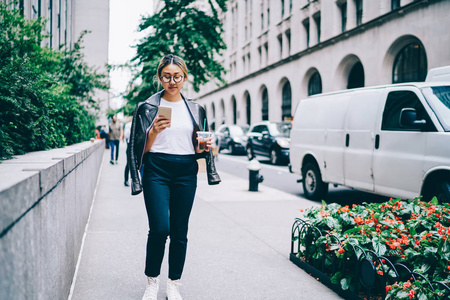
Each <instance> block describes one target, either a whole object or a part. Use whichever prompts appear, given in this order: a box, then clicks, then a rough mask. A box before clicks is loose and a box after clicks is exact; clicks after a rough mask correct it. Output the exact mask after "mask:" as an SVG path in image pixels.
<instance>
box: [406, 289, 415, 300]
mask: <svg viewBox="0 0 450 300" xmlns="http://www.w3.org/2000/svg"><path fill="white" fill-rule="evenodd" d="M415 294H416V292H414V291H413V290H410V291H409V294H408V296H409V299H414V298H415V297H416V296H415Z"/></svg>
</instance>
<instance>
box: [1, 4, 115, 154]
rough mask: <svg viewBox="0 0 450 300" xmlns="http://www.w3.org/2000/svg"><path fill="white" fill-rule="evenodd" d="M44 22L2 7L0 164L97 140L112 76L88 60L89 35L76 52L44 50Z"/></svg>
mask: <svg viewBox="0 0 450 300" xmlns="http://www.w3.org/2000/svg"><path fill="white" fill-rule="evenodd" d="M45 22H46V21H45V20H43V19H38V20H27V19H25V18H24V17H23V16H22V15H21V13H20V11H19V10H16V9H9V8H8V7H7V5H5V4H3V3H0V28H1V30H0V160H3V159H8V158H11V157H12V156H14V155H20V154H24V153H26V152H30V151H37V150H45V149H50V148H56V147H63V146H65V145H69V144H73V143H78V142H81V141H85V140H88V139H89V138H90V137H92V136H94V129H95V127H94V126H95V120H96V115H95V114H96V113H97V112H96V111H97V110H98V107H97V103H96V102H97V101H96V100H95V99H94V90H95V89H103V90H106V89H108V82H107V76H106V75H102V74H98V73H97V72H96V70H94V69H92V68H90V67H88V66H87V64H86V63H85V62H84V57H83V54H82V53H81V49H82V47H81V44H82V39H83V36H84V34H85V33H86V32H84V33H82V34H81V36H80V38H79V39H78V41H77V42H76V43H75V44H74V45H73V46H72V47H71V49H64V48H62V49H61V50H60V51H55V50H51V49H48V48H46V47H43V46H42V45H43V41H44V39H45V38H47V37H48V36H45V35H43V32H44V30H45ZM68 48H69V47H68Z"/></svg>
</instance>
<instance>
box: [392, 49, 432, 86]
mask: <svg viewBox="0 0 450 300" xmlns="http://www.w3.org/2000/svg"><path fill="white" fill-rule="evenodd" d="M426 76H427V56H426V54H425V49H424V48H423V46H422V45H421V44H420V43H418V42H414V43H411V44H409V45H406V46H405V47H404V48H403V49H402V50H400V52H399V53H398V54H397V57H396V58H395V61H394V68H393V71H392V83H402V82H415V81H425V77H426Z"/></svg>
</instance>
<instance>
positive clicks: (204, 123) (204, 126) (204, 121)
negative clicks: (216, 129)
mask: <svg viewBox="0 0 450 300" xmlns="http://www.w3.org/2000/svg"><path fill="white" fill-rule="evenodd" d="M205 128H206V118H205V120H203V131H205V130H206V129H205Z"/></svg>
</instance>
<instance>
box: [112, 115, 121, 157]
mask: <svg viewBox="0 0 450 300" xmlns="http://www.w3.org/2000/svg"><path fill="white" fill-rule="evenodd" d="M122 138H123V130H122V126H120V122H119V121H117V116H116V115H114V116H112V121H111V122H110V123H109V140H110V146H111V160H110V161H109V163H110V164H112V165H113V164H114V148H115V149H116V159H115V162H116V164H117V163H118V159H119V144H120V140H121V139H122Z"/></svg>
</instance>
